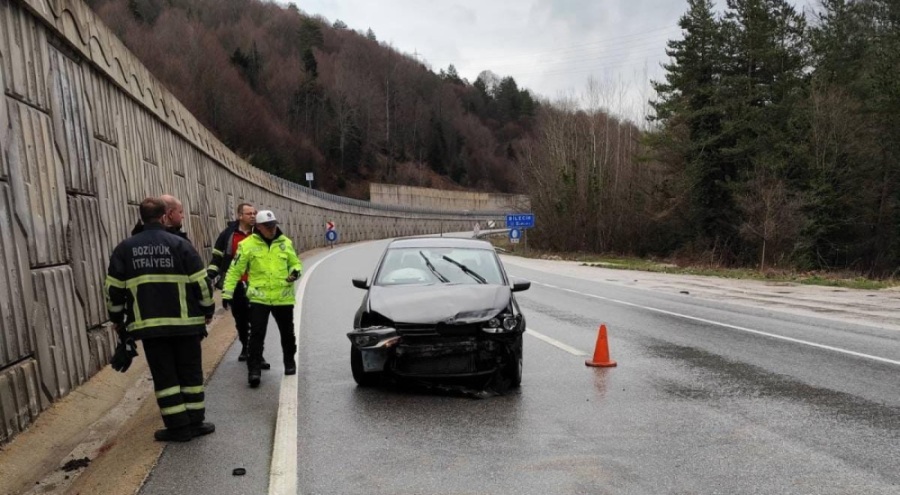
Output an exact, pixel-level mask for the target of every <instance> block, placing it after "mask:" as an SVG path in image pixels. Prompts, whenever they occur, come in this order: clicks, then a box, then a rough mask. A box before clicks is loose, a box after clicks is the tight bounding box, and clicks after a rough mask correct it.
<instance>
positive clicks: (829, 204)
mask: <svg viewBox="0 0 900 495" xmlns="http://www.w3.org/2000/svg"><path fill="white" fill-rule="evenodd" d="M88 3H89V4H91V5H92V6H93V7H94V8H95V9H96V10H97V11H98V12H99V13H100V15H101V16H102V18H103V19H104V20H105V22H106V23H107V24H109V25H110V27H112V28H113V30H114V31H115V32H116V33H117V34H118V35H119V36H120V38H121V39H122V40H123V41H124V42H125V43H126V45H128V47H129V48H130V49H131V50H133V51H134V52H135V54H136V55H137V56H138V57H139V58H140V59H141V60H143V61H144V63H145V64H146V65H147V66H148V67H149V68H150V70H151V71H152V72H153V73H154V74H155V75H156V76H157V77H158V78H159V79H160V80H161V81H162V82H163V83H164V84H165V85H166V86H168V87H169V88H170V89H171V90H172V91H173V93H174V94H175V95H176V96H177V97H178V98H179V99H180V100H181V101H183V102H184V103H185V105H186V106H187V107H188V108H189V109H190V110H191V111H192V112H193V113H194V114H195V115H196V116H197V117H198V118H199V119H200V120H201V121H202V122H203V123H205V124H206V125H207V126H208V127H209V128H210V129H212V130H213V131H214V132H215V133H216V134H217V135H218V136H219V137H220V138H221V139H222V140H223V141H224V142H225V143H226V144H228V145H229V146H230V147H231V148H232V149H234V150H236V151H237V152H238V153H239V154H241V155H242V156H245V157H246V158H247V159H248V160H249V161H250V162H252V163H253V164H255V165H257V166H259V167H261V168H263V169H266V170H269V171H271V172H273V173H276V174H278V175H281V176H283V177H286V178H288V179H291V180H294V181H297V182H301V183H302V182H303V174H304V173H305V172H307V171H313V172H316V174H317V175H316V177H317V179H321V180H322V182H321V183H319V184H318V185H317V187H322V188H324V189H326V190H328V191H331V192H336V193H339V194H346V195H350V196H354V197H362V198H365V197H366V186H367V184H368V182H370V181H385V182H392V183H399V184H410V185H422V186H430V187H441V188H469V189H477V190H487V191H499V192H522V193H526V194H530V195H531V197H532V202H533V206H534V212H535V213H536V215H537V219H538V221H537V226H536V228H535V229H534V230H533V231H531V232H530V234H529V244H530V245H531V246H534V247H539V248H543V249H550V250H557V251H588V252H606V253H609V252H614V253H622V254H637V255H642V256H646V255H657V256H671V257H676V258H679V259H686V260H692V261H694V262H709V263H712V264H717V265H731V266H733V265H744V266H757V267H760V268H766V267H771V266H777V267H786V268H801V269H823V268H824V269H836V268H837V269H844V268H849V269H853V270H858V271H860V272H864V273H867V274H875V275H882V276H885V275H895V274H896V273H897V266H898V262H900V2H897V1H896V0H823V2H822V4H821V5H814V6H810V7H808V9H807V11H806V12H800V11H797V10H796V9H795V8H794V7H792V5H791V3H790V2H788V1H787V0H726V2H725V4H724V5H720V6H719V10H716V9H715V8H714V5H713V3H712V2H711V1H710V0H688V1H687V2H686V5H685V14H684V15H683V16H682V17H681V19H680V21H679V25H680V27H681V28H682V37H680V38H679V39H676V40H672V41H670V42H669V44H668V50H667V53H668V54H669V57H670V58H669V61H668V63H667V65H666V66H665V69H666V76H665V77H664V78H663V79H662V80H660V81H654V82H653V85H654V88H655V90H656V93H657V94H656V96H655V97H654V98H653V100H652V101H651V102H650V103H651V107H652V111H651V112H650V115H649V116H647V119H646V120H645V121H641V122H639V123H635V122H632V121H629V120H626V119H623V118H621V117H619V116H615V115H611V114H610V112H609V110H608V109H609V108H611V107H615V106H616V105H615V101H614V100H615V99H616V98H617V97H619V95H621V94H622V92H621V91H620V89H621V88H612V87H609V86H608V85H604V84H600V83H598V82H597V81H596V80H594V79H591V80H588V81H587V82H586V83H583V84H582V83H581V82H578V81H573V83H572V84H573V86H581V88H582V89H581V90H579V91H578V92H577V93H573V96H572V97H571V98H568V99H562V100H558V101H553V102H550V101H547V100H544V99H538V98H535V97H534V96H533V95H531V94H530V93H529V92H528V91H526V90H524V89H522V88H519V87H518V86H517V84H516V82H515V80H513V79H512V78H511V77H505V78H501V77H498V76H495V75H493V74H492V73H491V72H490V71H489V70H486V71H485V72H483V73H482V75H481V76H479V78H478V79H477V80H476V81H466V80H463V79H461V78H460V77H459V76H458V75H457V74H456V72H455V70H453V68H452V66H451V67H448V68H447V69H432V68H430V67H427V66H425V65H423V63H422V62H420V61H419V60H417V59H416V58H415V57H412V56H409V55H404V54H403V53H401V52H400V51H398V49H397V48H394V47H390V46H386V45H385V44H383V43H380V42H379V41H378V39H377V35H376V33H374V32H371V30H370V31H369V32H367V33H360V32H356V31H353V30H351V29H349V28H348V27H347V26H346V25H344V24H343V23H342V22H340V21H339V20H336V19H334V20H325V19H322V18H317V17H315V16H314V13H309V14H307V13H304V12H302V11H300V10H298V9H297V8H296V7H295V6H293V5H291V4H289V5H287V6H282V5H279V4H275V3H271V2H263V1H260V0H88ZM400 48H401V49H402V48H403V47H400ZM485 69H490V68H489V67H485ZM576 95H577V96H576Z"/></svg>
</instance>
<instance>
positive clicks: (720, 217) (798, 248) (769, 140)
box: [650, 0, 900, 274]
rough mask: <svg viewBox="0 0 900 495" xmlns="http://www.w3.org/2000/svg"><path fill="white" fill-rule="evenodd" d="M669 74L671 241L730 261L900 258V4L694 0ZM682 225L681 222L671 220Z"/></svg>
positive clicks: (868, 264) (666, 158) (662, 126)
mask: <svg viewBox="0 0 900 495" xmlns="http://www.w3.org/2000/svg"><path fill="white" fill-rule="evenodd" d="M681 27H682V28H683V32H684V39H682V40H677V41H672V42H670V43H669V50H668V53H669V55H670V56H671V63H670V65H668V66H667V70H668V76H667V78H666V80H665V81H662V82H658V83H657V84H656V89H657V91H658V93H659V99H658V101H656V102H655V104H654V107H655V119H656V122H657V123H658V124H659V128H658V132H656V133H654V134H653V135H652V136H650V138H651V141H650V143H651V144H652V146H653V150H654V152H655V158H656V159H657V160H659V161H660V162H662V163H665V164H666V166H667V169H668V172H669V174H671V176H672V177H673V179H676V180H677V184H674V187H673V189H672V191H673V192H674V193H675V194H673V195H672V197H671V199H672V200H673V201H674V202H676V203H677V205H678V207H677V208H678V211H679V212H681V213H683V214H681V215H679V216H678V218H677V221H674V223H671V224H670V227H671V228H672V235H671V236H670V237H669V239H668V242H671V243H672V244H673V245H676V246H681V248H682V249H685V248H690V249H693V250H696V251H701V252H705V253H709V254H711V255H714V256H715V257H716V258H718V259H720V260H722V261H725V262H728V263H733V262H738V263H745V264H746V263H752V262H753V260H754V259H755V260H756V262H757V263H759V264H761V265H765V264H767V263H781V264H785V263H791V262H793V263H796V264H799V265H800V266H805V267H854V268H857V269H861V270H864V271H868V272H873V273H879V274H892V273H894V274H896V273H897V266H898V260H900V182H898V181H900V2H897V1H896V0H857V1H853V0H824V1H823V3H822V5H821V6H820V7H818V9H817V10H816V11H815V12H808V13H807V16H806V17H804V15H802V14H801V13H798V12H796V11H795V10H794V8H792V7H791V4H790V3H788V2H787V1H785V0H727V9H726V11H725V13H724V15H716V14H715V13H714V11H713V5H712V2H711V1H709V0H690V1H689V2H688V11H687V13H686V14H685V15H684V16H683V17H682V19H681ZM673 220H675V219H673Z"/></svg>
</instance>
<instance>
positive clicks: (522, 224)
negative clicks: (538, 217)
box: [506, 213, 534, 229]
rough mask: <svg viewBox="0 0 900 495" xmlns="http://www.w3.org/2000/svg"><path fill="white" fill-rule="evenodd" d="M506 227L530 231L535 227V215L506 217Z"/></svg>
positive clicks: (525, 214)
mask: <svg viewBox="0 0 900 495" xmlns="http://www.w3.org/2000/svg"><path fill="white" fill-rule="evenodd" d="M506 227H507V228H510V227H516V228H523V229H530V228H533V227H534V213H517V214H513V215H506Z"/></svg>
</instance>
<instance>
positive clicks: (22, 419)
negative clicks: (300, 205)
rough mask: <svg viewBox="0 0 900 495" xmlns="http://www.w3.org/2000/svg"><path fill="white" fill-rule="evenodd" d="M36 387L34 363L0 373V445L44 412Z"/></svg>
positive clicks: (35, 366) (12, 367)
mask: <svg viewBox="0 0 900 495" xmlns="http://www.w3.org/2000/svg"><path fill="white" fill-rule="evenodd" d="M38 384H39V379H38V366H37V362H35V360H34V359H28V360H25V361H23V362H21V363H18V364H16V365H15V366H11V367H9V368H6V369H3V370H0V444H2V443H4V442H6V441H8V440H9V439H10V438H12V437H13V435H15V434H16V433H18V432H20V431H22V430H24V429H25V428H27V427H28V425H30V424H31V423H32V422H33V421H34V419H35V418H36V417H37V415H38V414H39V413H40V412H41V411H42V410H43V409H44V408H43V407H42V404H41V400H40V396H39V392H38V391H39V390H40V389H39V385H38Z"/></svg>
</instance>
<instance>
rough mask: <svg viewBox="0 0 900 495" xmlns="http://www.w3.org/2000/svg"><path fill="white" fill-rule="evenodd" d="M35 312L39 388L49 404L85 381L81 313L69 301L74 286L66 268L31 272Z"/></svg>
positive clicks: (86, 355) (87, 360)
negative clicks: (39, 377) (41, 388)
mask: <svg viewBox="0 0 900 495" xmlns="http://www.w3.org/2000/svg"><path fill="white" fill-rule="evenodd" d="M32 284H33V286H34V300H35V309H34V317H33V319H32V322H31V324H32V329H33V332H34V337H35V348H36V351H37V360H38V363H39V364H40V371H41V384H42V385H43V389H44V390H46V391H47V393H49V394H50V396H49V397H45V399H46V400H48V401H53V400H56V399H59V398H60V397H64V396H65V395H67V394H68V393H69V392H71V391H72V390H73V389H74V388H75V387H77V386H78V385H80V384H81V383H83V382H84V381H85V380H86V379H87V378H88V376H89V375H88V366H89V363H90V353H89V350H88V342H87V332H86V329H87V325H86V324H85V322H84V311H83V309H82V307H81V305H80V304H79V303H78V301H77V300H76V299H75V298H74V297H72V295H73V294H74V293H75V283H74V280H73V276H72V269H71V268H70V267H68V266H56V267H52V268H41V269H37V270H34V271H33V272H32Z"/></svg>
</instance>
